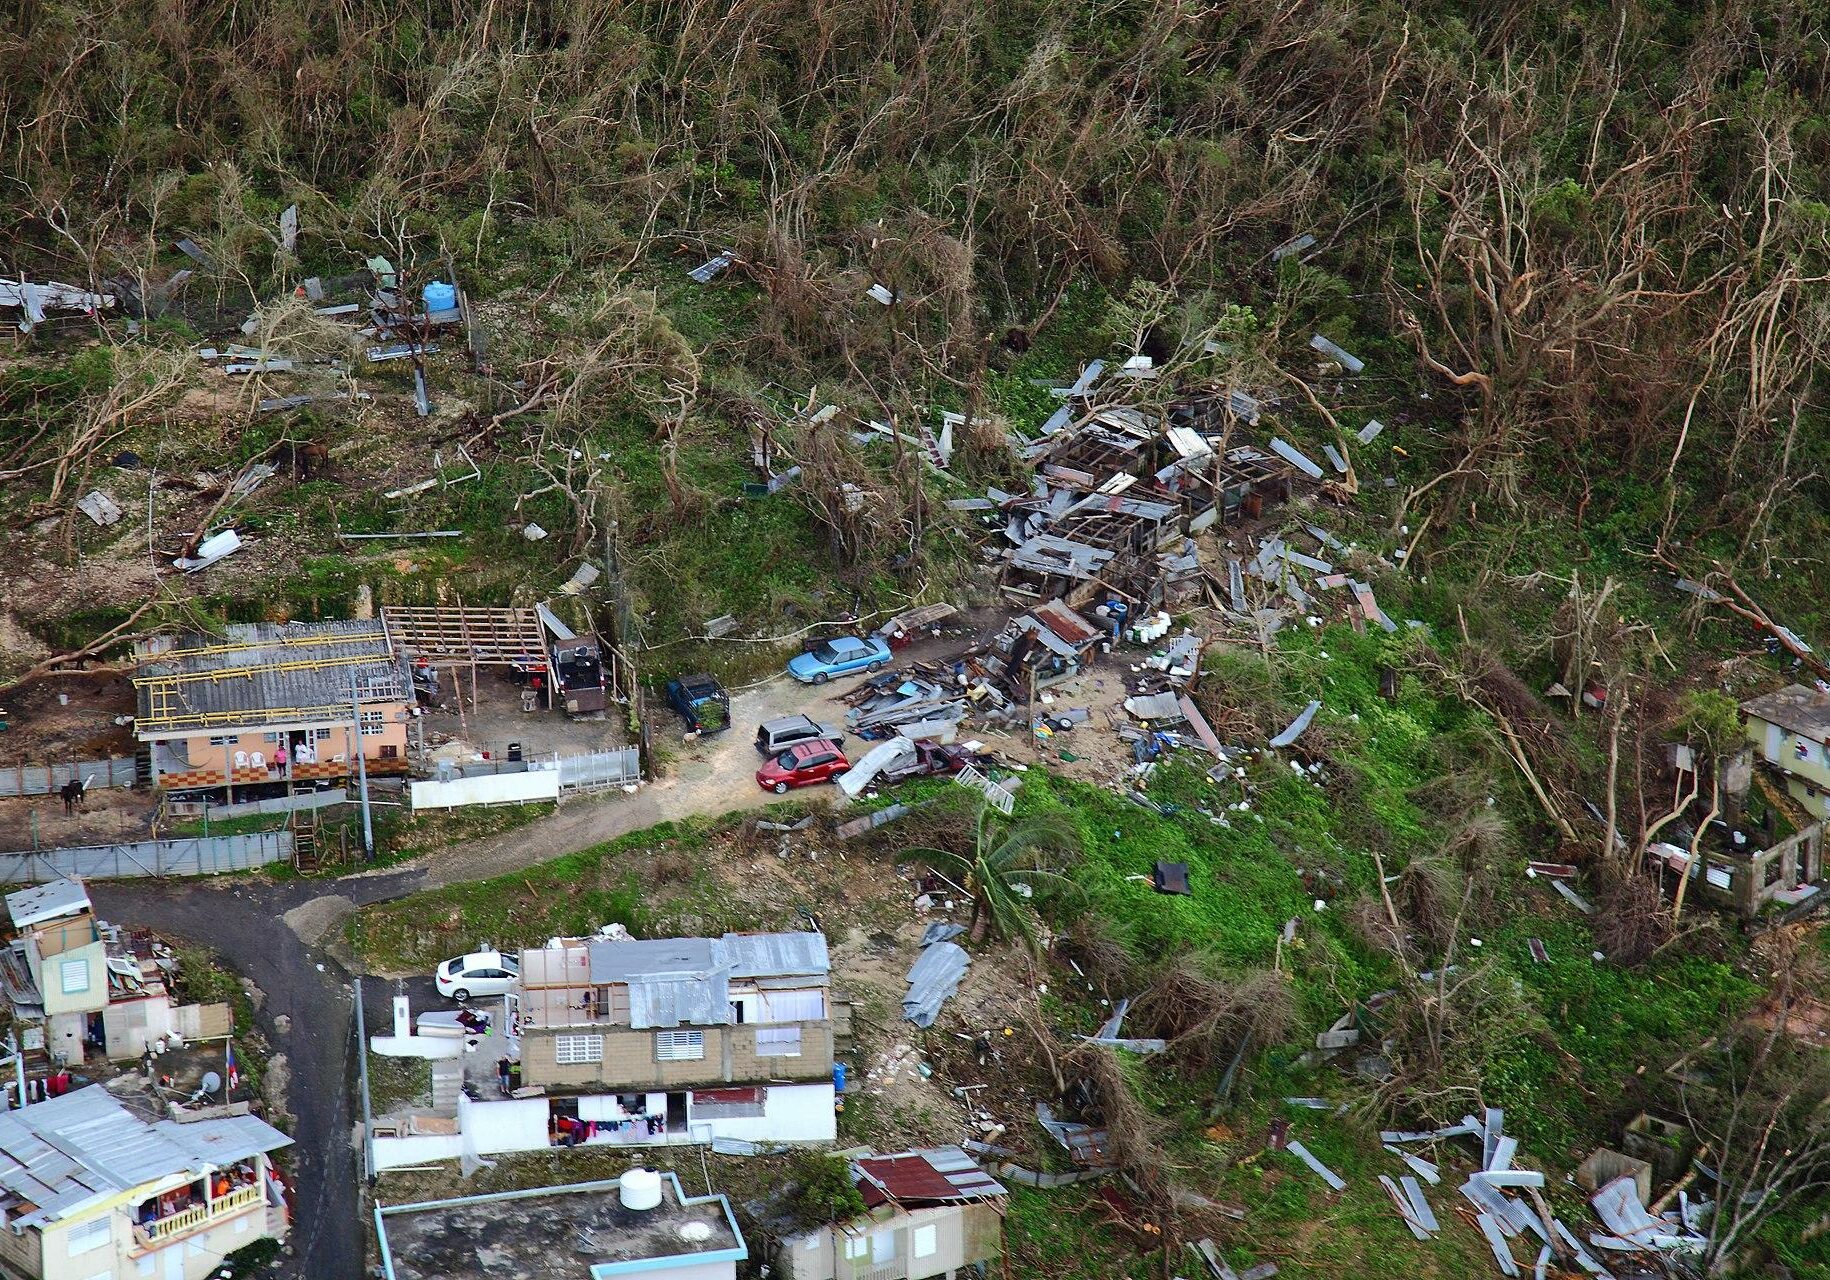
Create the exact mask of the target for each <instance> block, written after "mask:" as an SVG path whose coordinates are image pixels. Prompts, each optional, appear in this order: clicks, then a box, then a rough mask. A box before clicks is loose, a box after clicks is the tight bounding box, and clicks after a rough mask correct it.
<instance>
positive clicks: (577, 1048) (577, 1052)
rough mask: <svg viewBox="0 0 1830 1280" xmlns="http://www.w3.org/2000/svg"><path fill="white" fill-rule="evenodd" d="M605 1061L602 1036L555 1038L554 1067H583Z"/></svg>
mask: <svg viewBox="0 0 1830 1280" xmlns="http://www.w3.org/2000/svg"><path fill="white" fill-rule="evenodd" d="M603 1060H604V1038H603V1037H602V1036H554V1037H553V1065H555V1066H560V1067H583V1066H590V1065H591V1064H593V1063H598V1062H602V1061H603Z"/></svg>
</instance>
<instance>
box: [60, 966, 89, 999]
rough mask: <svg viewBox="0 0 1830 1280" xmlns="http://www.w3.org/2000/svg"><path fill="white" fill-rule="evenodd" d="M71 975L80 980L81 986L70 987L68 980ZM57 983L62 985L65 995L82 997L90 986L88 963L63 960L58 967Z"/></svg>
mask: <svg viewBox="0 0 1830 1280" xmlns="http://www.w3.org/2000/svg"><path fill="white" fill-rule="evenodd" d="M72 975H76V976H80V977H81V978H82V985H80V986H71V985H70V978H71V976H72ZM58 981H59V982H60V983H62V984H63V989H64V994H65V995H67V996H79V995H82V994H83V993H84V992H86V991H88V990H89V986H90V979H89V962H88V961H87V960H65V961H64V962H63V963H62V964H61V965H59V966H58Z"/></svg>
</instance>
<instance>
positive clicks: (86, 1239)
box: [64, 1214, 114, 1258]
mask: <svg viewBox="0 0 1830 1280" xmlns="http://www.w3.org/2000/svg"><path fill="white" fill-rule="evenodd" d="M64 1240H65V1241H66V1242H67V1243H68V1244H69V1246H70V1256H71V1257H72V1258H77V1257H81V1256H82V1255H83V1254H85V1253H89V1252H91V1251H93V1250H96V1249H105V1248H107V1247H108V1246H109V1245H110V1244H112V1243H114V1219H112V1218H110V1217H109V1216H108V1215H107V1214H103V1215H102V1216H101V1217H99V1218H95V1219H92V1220H91V1221H88V1222H84V1223H81V1224H80V1225H78V1226H74V1227H71V1228H70V1230H69V1231H68V1232H66V1233H65V1235H64Z"/></svg>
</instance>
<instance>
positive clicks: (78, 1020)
mask: <svg viewBox="0 0 1830 1280" xmlns="http://www.w3.org/2000/svg"><path fill="white" fill-rule="evenodd" d="M6 911H7V916H8V918H9V919H10V920H11V921H12V926H13V931H14V937H13V940H12V941H11V942H10V943H8V944H7V945H6V947H5V949H4V950H0V986H3V987H4V989H5V992H6V996H7V999H8V1000H9V1001H10V1002H11V1004H12V1013H13V1020H14V1021H15V1022H17V1023H20V1024H22V1025H23V1026H24V1028H25V1031H24V1035H23V1037H22V1039H23V1041H24V1047H25V1048H26V1050H27V1051H28V1052H37V1051H42V1052H43V1053H44V1054H45V1055H46V1056H47V1057H48V1058H49V1059H50V1061H51V1062H53V1063H55V1064H59V1065H69V1064H79V1063H82V1062H84V1061H87V1060H90V1059H93V1058H96V1057H102V1058H109V1059H113V1060H116V1061H124V1060H131V1059H134V1058H138V1057H139V1056H140V1055H141V1054H143V1053H145V1052H146V1049H147V1047H148V1046H149V1045H154V1044H156V1043H158V1042H161V1041H166V1040H170V1039H182V1040H186V1041H191V1040H207V1039H222V1038H225V1037H227V1036H228V1034H229V1032H230V1029H231V1026H232V1022H233V1017H232V1014H231V1012H230V1010H229V1006H228V1005H226V1004H206V1005H198V1004H189V1005H180V1004H179V1003H178V1002H177V1000H176V999H175V998H174V996H173V995H172V992H171V978H172V975H173V974H174V973H175V972H176V971H177V961H176V959H175V958H173V957H172V955H171V954H170V952H169V951H167V950H166V949H165V948H164V947H163V946H160V945H159V944H157V943H155V942H153V940H152V939H151V938H150V937H147V936H144V935H131V934H127V933H125V932H124V931H122V930H120V929H118V928H116V927H114V926H113V925H110V924H108V923H107V922H106V921H103V920H98V919H96V917H95V913H94V910H93V908H92V907H91V906H90V904H89V894H88V892H87V891H86V890H85V889H84V888H83V886H82V883H81V881H77V880H53V881H51V882H50V883H48V884H42V885H38V886H36V887H35V888H31V889H21V890H19V891H18V892H17V893H9V894H7V895H6Z"/></svg>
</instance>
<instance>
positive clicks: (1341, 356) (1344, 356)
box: [1309, 333, 1366, 373]
mask: <svg viewBox="0 0 1830 1280" xmlns="http://www.w3.org/2000/svg"><path fill="white" fill-rule="evenodd" d="M1309 345H1310V346H1311V347H1313V348H1314V349H1315V350H1317V351H1319V352H1321V353H1322V354H1323V355H1325V356H1327V357H1328V358H1329V359H1330V360H1332V361H1334V362H1335V363H1336V364H1338V365H1340V366H1341V368H1343V369H1345V370H1347V372H1349V373H1358V372H1360V370H1362V369H1364V368H1365V367H1366V362H1365V361H1364V360H1362V359H1360V358H1359V357H1358V356H1356V355H1353V354H1352V353H1351V352H1349V351H1347V350H1346V349H1345V348H1343V347H1341V346H1339V345H1337V344H1336V343H1333V342H1330V341H1329V340H1328V339H1327V338H1324V337H1323V336H1322V335H1321V334H1319V333H1318V334H1316V335H1315V336H1314V337H1312V338H1310V339H1309Z"/></svg>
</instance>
